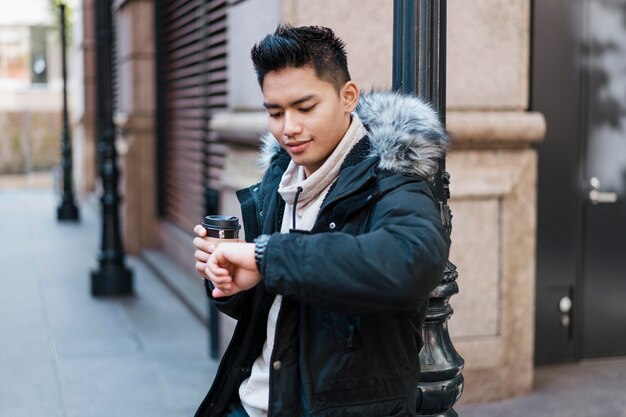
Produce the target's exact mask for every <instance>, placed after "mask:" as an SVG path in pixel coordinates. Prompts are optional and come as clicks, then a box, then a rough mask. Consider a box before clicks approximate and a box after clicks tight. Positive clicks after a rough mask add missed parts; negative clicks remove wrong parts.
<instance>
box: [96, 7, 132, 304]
mask: <svg viewBox="0 0 626 417" xmlns="http://www.w3.org/2000/svg"><path fill="white" fill-rule="evenodd" d="M95 11H96V79H97V88H96V92H97V114H98V122H97V128H98V153H99V166H100V176H101V181H102V188H103V193H102V197H101V199H100V201H101V203H102V245H101V249H100V255H99V257H98V260H99V268H98V269H97V270H96V271H92V273H91V293H92V294H93V295H102V296H106V295H125V294H131V293H132V292H133V280H132V278H133V277H132V271H131V270H130V269H128V268H127V267H126V266H125V264H124V249H123V248H122V239H121V234H120V218H119V204H120V201H121V199H122V198H121V196H120V195H119V193H118V181H119V176H120V171H119V169H118V167H117V152H116V150H115V126H114V124H113V82H112V72H113V59H112V55H113V45H112V42H113V26H112V14H111V1H110V0H96V2H95Z"/></svg>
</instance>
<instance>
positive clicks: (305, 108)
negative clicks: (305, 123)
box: [300, 104, 316, 113]
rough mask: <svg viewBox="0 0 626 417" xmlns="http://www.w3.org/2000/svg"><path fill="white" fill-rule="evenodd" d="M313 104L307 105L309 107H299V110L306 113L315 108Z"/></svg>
mask: <svg viewBox="0 0 626 417" xmlns="http://www.w3.org/2000/svg"><path fill="white" fill-rule="evenodd" d="M315 106H316V105H315V104H314V105H312V106H309V107H302V108H300V111H301V112H302V113H308V112H310V111H311V110H313V109H314V108H315Z"/></svg>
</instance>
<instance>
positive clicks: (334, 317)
mask: <svg viewBox="0 0 626 417" xmlns="http://www.w3.org/2000/svg"><path fill="white" fill-rule="evenodd" d="M328 315H329V319H330V323H331V326H332V328H333V333H334V335H335V340H336V341H337V345H338V347H339V349H341V350H345V351H353V350H355V349H357V347H358V342H359V340H358V333H359V327H360V319H359V317H357V316H350V315H347V314H341V313H335V312H329V313H328Z"/></svg>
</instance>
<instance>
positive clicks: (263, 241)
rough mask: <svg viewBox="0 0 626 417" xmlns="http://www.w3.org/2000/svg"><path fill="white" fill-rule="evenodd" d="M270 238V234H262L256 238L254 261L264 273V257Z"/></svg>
mask: <svg viewBox="0 0 626 417" xmlns="http://www.w3.org/2000/svg"><path fill="white" fill-rule="evenodd" d="M269 240H270V235H261V236H259V237H257V238H256V239H254V261H255V262H256V268H257V270H258V271H259V272H261V273H262V266H263V257H264V256H265V249H266V248H267V243H268V242H269Z"/></svg>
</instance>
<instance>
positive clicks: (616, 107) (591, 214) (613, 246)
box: [581, 0, 626, 357]
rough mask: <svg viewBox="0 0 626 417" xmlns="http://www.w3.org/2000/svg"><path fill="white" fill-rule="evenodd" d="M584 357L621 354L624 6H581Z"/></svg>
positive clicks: (599, 0)
mask: <svg viewBox="0 0 626 417" xmlns="http://www.w3.org/2000/svg"><path fill="white" fill-rule="evenodd" d="M585 17H586V21H587V22H588V24H587V25H586V27H587V30H586V31H585V37H584V38H585V41H584V43H583V48H582V53H583V55H584V58H585V65H584V67H583V68H584V69H585V82H586V88H583V91H585V90H586V91H585V92H586V94H584V97H585V98H586V99H585V101H584V104H585V105H586V108H584V110H585V112H586V115H587V117H586V120H587V123H586V129H585V131H584V139H585V147H584V155H583V156H584V157H583V162H584V167H583V180H584V184H583V185H585V186H586V189H585V190H584V191H585V196H586V197H587V198H586V199H584V216H583V222H584V234H583V268H582V272H583V273H582V277H583V280H582V284H583V286H582V291H583V295H584V304H583V309H582V335H581V336H582V350H581V356H582V357H595V356H612V355H624V354H626V0H619V1H618V0H594V1H589V2H588V3H587V4H586V5H585Z"/></svg>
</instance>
